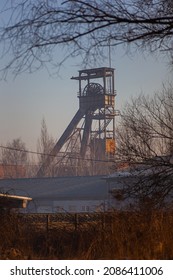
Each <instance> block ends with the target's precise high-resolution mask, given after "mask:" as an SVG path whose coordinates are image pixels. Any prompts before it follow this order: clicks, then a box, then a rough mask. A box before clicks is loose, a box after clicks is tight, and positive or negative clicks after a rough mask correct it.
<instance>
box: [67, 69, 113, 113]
mask: <svg viewBox="0 0 173 280" xmlns="http://www.w3.org/2000/svg"><path fill="white" fill-rule="evenodd" d="M71 79H73V80H78V81H79V94H78V97H79V102H80V109H81V110H82V111H87V110H93V111H94V110H96V109H100V108H106V107H111V106H112V107H114V100H115V95H116V93H115V88H114V68H109V67H101V68H94V69H85V70H80V71H79V76H78V77H72V78H71Z"/></svg>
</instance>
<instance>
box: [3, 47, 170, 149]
mask: <svg viewBox="0 0 173 280" xmlns="http://www.w3.org/2000/svg"><path fill="white" fill-rule="evenodd" d="M124 53H125V51H124V50H122V48H121V47H118V48H117V49H116V50H114V51H113V50H112V52H111V57H112V61H111V66H112V67H113V68H115V69H116V70H115V87H116V90H117V96H116V109H121V108H122V106H123V104H124V103H125V102H126V101H128V100H129V99H130V97H131V96H136V95H138V94H140V93H141V92H143V93H144V94H152V93H153V92H155V91H158V90H159V89H160V88H161V87H162V83H166V82H167V81H172V80H173V72H171V69H170V67H169V66H168V61H167V60H166V59H164V58H163V57H161V56H160V57H159V56H157V58H156V57H152V56H151V55H148V54H146V55H145V57H144V56H143V55H141V54H136V55H133V56H130V57H129V56H128V55H125V54H124ZM57 55H61V53H60V51H58V52H57ZM80 62H81V60H80V58H77V59H70V60H68V61H67V62H66V63H65V65H64V66H63V67H62V68H61V71H60V75H61V76H60V77H56V78H53V77H50V76H49V75H48V73H47V72H46V70H42V71H39V72H36V73H34V74H22V75H20V76H18V77H17V78H16V79H15V80H12V79H9V80H7V81H6V82H5V81H1V82H0V144H4V145H5V144H6V143H7V142H8V141H12V140H13V139H14V138H18V137H21V139H22V140H23V141H24V142H25V143H26V146H27V148H28V149H32V150H36V145H37V139H38V137H39V135H40V129H41V120H42V118H43V117H44V118H45V120H46V124H47V128H48V132H49V133H50V135H52V136H53V137H54V138H55V139H58V138H59V137H60V136H61V134H62V133H63V131H64V130H65V128H66V127H67V125H68V124H69V122H70V121H71V119H72V117H73V116H74V114H75V113H76V111H77V110H78V98H77V91H78V81H74V80H71V79H70V78H71V77H72V76H76V75H78V70H82V69H83V67H82V66H81V67H79V66H76V65H77V64H79V63H80ZM106 66H109V63H108V59H107V61H105V63H104V64H103V65H102V67H106ZM94 67H98V65H94ZM99 67H100V65H99Z"/></svg>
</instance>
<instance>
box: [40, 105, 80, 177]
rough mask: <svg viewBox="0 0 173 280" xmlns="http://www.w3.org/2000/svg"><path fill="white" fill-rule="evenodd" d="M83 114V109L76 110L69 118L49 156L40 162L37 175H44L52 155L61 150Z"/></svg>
mask: <svg viewBox="0 0 173 280" xmlns="http://www.w3.org/2000/svg"><path fill="white" fill-rule="evenodd" d="M84 114H85V113H84V111H82V110H80V109H79V110H78V111H77V113H76V114H75V116H74V117H73V119H72V120H71V122H70V123H69V125H68V126H67V128H66V130H65V131H64V133H63V134H62V136H61V137H60V138H59V140H58V142H57V143H56V145H55V146H54V148H53V150H52V151H51V153H50V156H48V157H47V159H46V160H45V162H44V163H43V164H42V166H41V167H40V169H39V170H38V172H37V177H42V176H44V173H45V171H46V169H47V166H48V165H49V164H50V163H51V162H52V161H53V158H54V156H56V155H57V154H58V152H59V151H60V150H61V148H62V146H63V145H64V143H65V142H66V141H67V139H68V137H69V136H70V134H71V133H72V132H73V130H74V129H75V127H76V126H77V124H78V123H79V122H80V120H81V119H82V117H83V116H84Z"/></svg>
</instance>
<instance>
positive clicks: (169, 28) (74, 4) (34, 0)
mask: <svg viewBox="0 0 173 280" xmlns="http://www.w3.org/2000/svg"><path fill="white" fill-rule="evenodd" d="M7 2H8V5H7V6H6V8H4V10H3V11H1V15H2V16H3V17H4V18H5V19H4V21H5V23H4V25H2V27H1V28H0V42H1V44H3V48H2V50H3V51H2V57H4V55H6V56H9V54H11V57H12V59H11V60H10V61H9V62H8V63H7V65H6V66H5V68H4V70H7V71H8V70H9V69H12V71H14V73H15V74H18V73H20V72H22V71H35V70H37V69H39V68H40V67H42V66H44V65H46V64H49V63H52V62H53V63H56V64H57V65H59V64H61V61H57V60H56V61H55V51H56V47H57V46H62V47H63V48H64V47H65V49H66V50H67V51H68V56H69V55H70V54H71V55H72V56H77V55H82V56H83V58H84V60H87V61H88V60H92V59H94V60H96V61H99V60H100V56H102V54H103V53H104V47H105V46H107V45H108V44H109V42H110V41H111V44H112V45H113V46H116V45H118V44H122V43H125V44H129V43H134V44H136V46H137V47H139V48H141V49H143V50H145V49H147V50H149V51H155V50H157V49H159V50H161V51H166V52H167V53H169V54H170V55H172V51H173V45H172V44H173V4H172V1H170V0H145V1H142V0H131V1H129V0H91V1H88V0H87V1H82V0H76V1H72V0H68V1H56V0H49V1H41V0H25V1H24V0H15V1H12V2H11V1H7ZM98 54H100V56H98ZM62 60H63V61H64V57H63V58H62Z"/></svg>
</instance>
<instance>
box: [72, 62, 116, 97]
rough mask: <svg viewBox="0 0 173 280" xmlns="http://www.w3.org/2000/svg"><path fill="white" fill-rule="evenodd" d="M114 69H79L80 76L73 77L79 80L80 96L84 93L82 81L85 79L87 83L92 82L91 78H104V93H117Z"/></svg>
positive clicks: (102, 82)
mask: <svg viewBox="0 0 173 280" xmlns="http://www.w3.org/2000/svg"><path fill="white" fill-rule="evenodd" d="M114 70H115V69H114V68H110V67H101V68H92V69H85V70H79V76H78V77H72V78H71V79H72V80H78V81H79V96H82V95H83V88H82V82H83V81H85V82H87V84H90V83H91V80H95V79H101V80H102V81H101V85H102V87H103V94H111V95H115V88H114Z"/></svg>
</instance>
